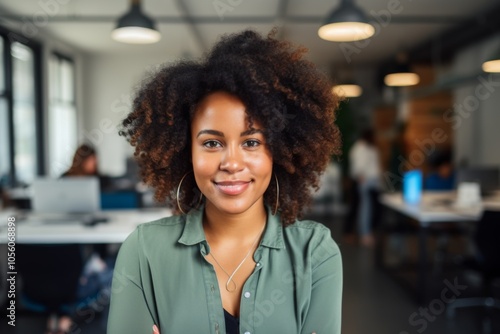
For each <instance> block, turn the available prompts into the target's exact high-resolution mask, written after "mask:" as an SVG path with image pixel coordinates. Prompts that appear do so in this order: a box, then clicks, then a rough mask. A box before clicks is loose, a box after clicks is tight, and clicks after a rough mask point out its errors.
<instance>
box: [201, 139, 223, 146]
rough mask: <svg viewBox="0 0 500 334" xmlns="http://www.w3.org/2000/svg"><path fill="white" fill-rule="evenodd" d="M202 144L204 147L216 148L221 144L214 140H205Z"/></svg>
mask: <svg viewBox="0 0 500 334" xmlns="http://www.w3.org/2000/svg"><path fill="white" fill-rule="evenodd" d="M203 146H205V147H206V148H218V147H221V144H220V143H219V142H218V141H216V140H207V141H206V142H204V143H203Z"/></svg>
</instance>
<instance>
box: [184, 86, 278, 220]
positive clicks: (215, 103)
mask: <svg viewBox="0 0 500 334" xmlns="http://www.w3.org/2000/svg"><path fill="white" fill-rule="evenodd" d="M262 130H263V129H262V128H261V126H260V124H259V123H258V122H254V123H253V129H250V128H249V127H248V122H247V119H246V113H245V105H243V103H242V102H241V100H239V99H238V98H237V97H235V96H233V95H230V94H227V93H224V92H216V93H212V94H210V95H208V96H206V97H205V98H204V99H203V100H202V101H201V102H200V104H199V106H198V108H197V110H196V112H195V114H194V118H193V120H192V123H191V142H192V147H191V152H192V162H193V170H194V176H195V179H196V184H197V185H198V187H199V188H200V190H201V192H202V193H203V195H205V197H206V199H207V202H206V203H207V204H206V205H207V208H208V207H209V206H214V207H215V208H216V209H217V210H219V211H221V212H225V213H231V214H237V213H243V212H246V211H247V210H248V209H250V208H256V206H263V205H264V200H263V195H264V192H265V191H266V189H267V187H268V185H269V182H270V179H271V175H272V172H273V159H272V156H271V153H270V152H269V150H268V149H267V145H266V141H265V138H264V134H263V133H262Z"/></svg>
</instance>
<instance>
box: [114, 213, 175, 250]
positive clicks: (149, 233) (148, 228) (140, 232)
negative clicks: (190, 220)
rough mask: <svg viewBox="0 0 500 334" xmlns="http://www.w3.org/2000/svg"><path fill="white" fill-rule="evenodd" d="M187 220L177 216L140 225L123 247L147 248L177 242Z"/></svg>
mask: <svg viewBox="0 0 500 334" xmlns="http://www.w3.org/2000/svg"><path fill="white" fill-rule="evenodd" d="M184 223H185V218H184V217H183V216H179V215H175V216H169V217H163V218H160V219H157V220H153V221H150V222H147V223H142V224H139V225H138V226H137V227H136V228H135V230H134V231H133V232H132V233H131V234H130V235H129V236H128V237H127V239H126V240H125V241H124V243H123V245H122V247H123V246H124V245H126V246H127V247H132V248H134V247H141V248H144V247H147V246H148V245H151V246H154V245H155V244H156V245H158V242H161V243H162V244H165V243H168V240H172V241H176V240H177V239H178V238H179V236H180V234H181V233H182V231H183V228H184Z"/></svg>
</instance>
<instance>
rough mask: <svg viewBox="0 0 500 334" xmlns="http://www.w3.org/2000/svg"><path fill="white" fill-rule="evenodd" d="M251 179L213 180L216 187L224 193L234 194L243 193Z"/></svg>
mask: <svg viewBox="0 0 500 334" xmlns="http://www.w3.org/2000/svg"><path fill="white" fill-rule="evenodd" d="M251 182H252V181H222V182H214V183H215V186H216V187H217V189H219V190H220V191H221V192H222V193H224V194H226V195H231V196H236V195H239V194H241V193H243V192H244V191H245V190H247V188H248V187H249V186H250V184H251Z"/></svg>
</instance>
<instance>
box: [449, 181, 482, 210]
mask: <svg viewBox="0 0 500 334" xmlns="http://www.w3.org/2000/svg"><path fill="white" fill-rule="evenodd" d="M455 205H456V206H457V207H459V208H472V207H477V206H480V205H481V186H480V185H479V183H477V182H461V183H460V184H459V185H458V189H457V202H456V204H455Z"/></svg>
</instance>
